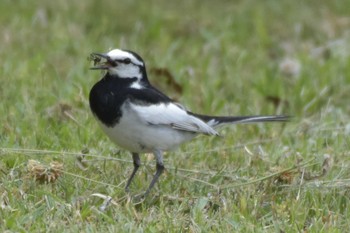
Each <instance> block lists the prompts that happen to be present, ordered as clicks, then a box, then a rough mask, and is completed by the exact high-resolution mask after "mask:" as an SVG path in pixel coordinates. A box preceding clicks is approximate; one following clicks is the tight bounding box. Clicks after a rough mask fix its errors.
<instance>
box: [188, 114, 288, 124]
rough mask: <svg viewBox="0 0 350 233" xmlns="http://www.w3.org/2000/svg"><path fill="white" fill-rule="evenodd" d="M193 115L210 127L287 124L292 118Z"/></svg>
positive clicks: (276, 116)
mask: <svg viewBox="0 0 350 233" xmlns="http://www.w3.org/2000/svg"><path fill="white" fill-rule="evenodd" d="M190 114H191V115H193V116H195V117H198V118H200V119H201V120H203V121H204V122H206V123H207V124H208V125H210V126H212V127H213V126H217V125H221V124H246V123H258V122H286V121H290V119H291V116H287V115H275V116H207V115H201V114H196V113H190Z"/></svg>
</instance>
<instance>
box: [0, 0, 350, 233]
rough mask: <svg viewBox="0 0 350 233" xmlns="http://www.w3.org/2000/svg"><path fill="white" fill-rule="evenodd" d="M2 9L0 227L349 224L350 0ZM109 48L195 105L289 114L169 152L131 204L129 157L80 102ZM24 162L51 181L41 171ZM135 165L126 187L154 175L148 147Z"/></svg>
mask: <svg viewBox="0 0 350 233" xmlns="http://www.w3.org/2000/svg"><path fill="white" fill-rule="evenodd" d="M0 6H1V7H0V22H2V23H1V25H0V27H1V32H2V33H1V46H0V55H1V57H2V59H1V63H2V69H1V70H0V74H1V78H0V80H1V85H0V99H1V104H0V112H1V113H2V114H0V122H1V125H0V147H1V148H0V155H1V157H0V171H1V172H0V230H1V231H7V232H62V231H64V232H78V231H79V232H104V231H107V232H117V231H131V232H144V231H145V232H154V231H160V232H164V231H170V232H179V231H189V232H201V231H203V232H217V231H220V232H232V231H233V232H303V231H305V232H306V231H307V232H346V231H348V230H349V229H350V224H349V221H348V219H349V217H350V209H349V208H350V207H349V205H350V200H349V188H348V187H349V184H350V182H349V181H350V180H349V177H350V172H349V170H350V169H349V167H350V159H349V151H350V150H349V149H350V147H349V133H350V125H349V115H350V107H349V106H350V105H349V103H348V102H349V101H348V100H349V98H350V94H349V93H350V76H349V74H350V56H349V55H350V54H349V51H350V50H349V44H350V34H349V33H350V31H349V26H350V15H349V13H348V9H349V8H350V3H349V2H347V1H340V0H339V1H326V0H323V1H308V2H302V1H273V0H268V1H253V0H249V1H234V2H232V1H220V2H214V1H206V0H204V1H203V0H202V1H198V0H189V1H185V2H182V3H178V2H173V3H170V2H168V3H166V2H163V1H158V0H153V1H143V2H139V1H123V2H119V3H116V2H114V1H104V2H101V1H92V0H87V1H76V2H72V1H67V0H63V1H58V2H51V1H42V0H39V1H36V2H35V3H33V2H29V1H16V3H14V2H13V1H10V0H3V1H1V3H0ZM115 47H120V48H127V49H131V50H134V51H136V52H138V53H139V54H140V55H141V56H142V57H143V58H144V59H145V61H146V63H147V68H148V71H149V76H150V77H149V78H150V79H151V81H152V82H153V83H154V84H155V85H156V86H159V87H160V88H161V89H162V90H163V91H164V92H166V93H168V94H169V95H170V96H172V97H174V98H175V99H177V100H178V101H179V102H181V103H183V104H185V105H186V106H187V107H188V108H189V109H191V110H193V111H194V112H201V113H211V114H216V115H227V114H233V115H238V114H240V115H249V114H275V113H277V114H281V113H286V114H291V115H293V116H295V118H294V120H293V121H292V122H291V123H288V124H258V125H242V126H234V127H227V128H223V129H222V130H220V132H221V133H222V135H223V137H219V138H211V137H204V136H201V137H199V138H198V139H196V140H194V141H193V142H191V143H188V144H186V145H184V146H183V147H182V148H180V149H179V150H176V151H172V152H169V153H168V154H167V155H166V157H165V164H166V167H167V171H166V173H165V175H164V176H162V177H161V179H160V182H159V184H158V185H157V187H156V189H155V190H154V191H153V193H152V195H151V196H150V197H149V198H147V199H146V200H145V201H143V202H142V203H134V202H133V201H131V200H130V198H128V196H127V195H126V194H125V192H124V190H123V188H124V185H125V182H126V180H127V178H128V176H129V174H130V173H131V171H132V162H131V156H130V155H129V153H128V152H125V151H123V150H121V149H119V148H116V147H115V146H114V145H113V144H112V143H111V142H110V141H108V139H107V138H106V136H105V135H104V134H103V133H102V132H101V130H100V129H99V128H98V125H97V123H96V122H95V120H94V119H93V117H92V114H91V113H90V110H89V106H88V101H87V97H88V93H89V90H90V88H91V87H92V85H93V84H94V83H95V82H96V81H97V80H98V79H99V78H100V76H101V74H100V73H98V72H92V71H89V69H88V68H89V67H90V66H91V63H90V62H89V61H88V60H87V57H88V56H89V54H90V53H91V52H105V51H108V50H109V49H110V48H115ZM285 58H290V59H294V60H293V61H292V64H291V63H288V64H287V68H288V67H289V66H293V65H295V64H294V63H293V62H296V63H298V64H300V65H301V69H300V71H298V70H297V71H295V72H296V75H294V76H293V75H288V69H287V68H281V63H282V62H283V60H284V59H285ZM292 68H293V67H292ZM157 69H158V70H159V69H161V70H163V71H166V72H168V73H170V80H171V81H172V83H175V84H177V85H178V86H181V88H174V86H173V85H169V84H167V83H168V82H167V77H166V75H164V72H163V73H162V72H155V71H156V70H157ZM168 79H169V75H168ZM175 86H176V85H175ZM81 154H85V157H82V156H81ZM33 160H34V161H36V163H35V164H37V166H39V167H40V166H41V167H40V169H44V170H41V173H45V174H47V175H51V176H57V180H51V181H52V182H48V180H47V177H46V178H45V177H44V178H42V179H43V180H44V181H40V179H39V178H38V176H37V175H38V174H36V173H35V171H38V170H35V169H39V168H35V169H34V170H33V169H32V167H31V166H30V164H32V162H33ZM38 162H39V163H40V164H39V163H38ZM53 162H56V163H59V164H61V165H63V169H62V170H55V169H54V168H52V167H50V164H51V165H52V163H53ZM142 162H143V166H142V168H141V169H140V172H139V173H138V174H137V177H136V178H135V182H134V183H133V184H132V186H131V192H132V193H133V194H137V193H140V192H141V191H143V190H145V188H146V187H147V184H148V183H149V182H150V179H151V177H152V175H153V173H154V160H153V157H152V156H151V155H144V156H142ZM39 171H40V170H39ZM45 180H46V181H45ZM104 197H112V201H111V203H110V205H109V206H107V207H106V209H105V210H103V211H102V210H101V209H100V208H101V207H103V205H104Z"/></svg>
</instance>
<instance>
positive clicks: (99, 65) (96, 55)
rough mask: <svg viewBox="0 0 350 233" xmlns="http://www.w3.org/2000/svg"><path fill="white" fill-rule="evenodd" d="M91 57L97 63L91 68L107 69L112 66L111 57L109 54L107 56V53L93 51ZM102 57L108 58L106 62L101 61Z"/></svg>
mask: <svg viewBox="0 0 350 233" xmlns="http://www.w3.org/2000/svg"><path fill="white" fill-rule="evenodd" d="M90 57H91V59H92V60H93V61H94V65H95V66H94V67H91V68H90V70H107V69H108V68H109V67H110V63H111V59H110V57H109V56H107V54H104V53H91V55H90ZM101 58H104V59H106V62H104V63H100V61H101ZM96 64H97V65H96Z"/></svg>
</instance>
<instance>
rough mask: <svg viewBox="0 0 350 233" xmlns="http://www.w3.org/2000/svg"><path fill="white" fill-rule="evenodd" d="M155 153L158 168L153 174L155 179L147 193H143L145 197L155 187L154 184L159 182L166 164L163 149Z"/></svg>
mask: <svg viewBox="0 0 350 233" xmlns="http://www.w3.org/2000/svg"><path fill="white" fill-rule="evenodd" d="M154 155H155V156H156V160H157V166H156V168H157V170H156V173H155V174H154V176H153V179H152V181H151V183H150V185H149V186H148V188H147V190H146V192H145V194H144V195H143V196H144V197H146V196H147V195H148V194H149V192H150V191H151V189H152V188H153V186H154V185H155V184H156V183H157V181H158V179H159V177H160V175H161V174H162V173H163V171H164V169H165V168H164V164H163V156H162V152H161V151H155V152H154Z"/></svg>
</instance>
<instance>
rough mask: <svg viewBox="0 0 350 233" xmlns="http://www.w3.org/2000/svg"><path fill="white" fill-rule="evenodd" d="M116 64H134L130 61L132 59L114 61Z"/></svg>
mask: <svg viewBox="0 0 350 233" xmlns="http://www.w3.org/2000/svg"><path fill="white" fill-rule="evenodd" d="M114 62H119V63H124V64H130V63H132V62H131V60H130V58H125V59H116V60H114ZM132 64H134V63H132Z"/></svg>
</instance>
